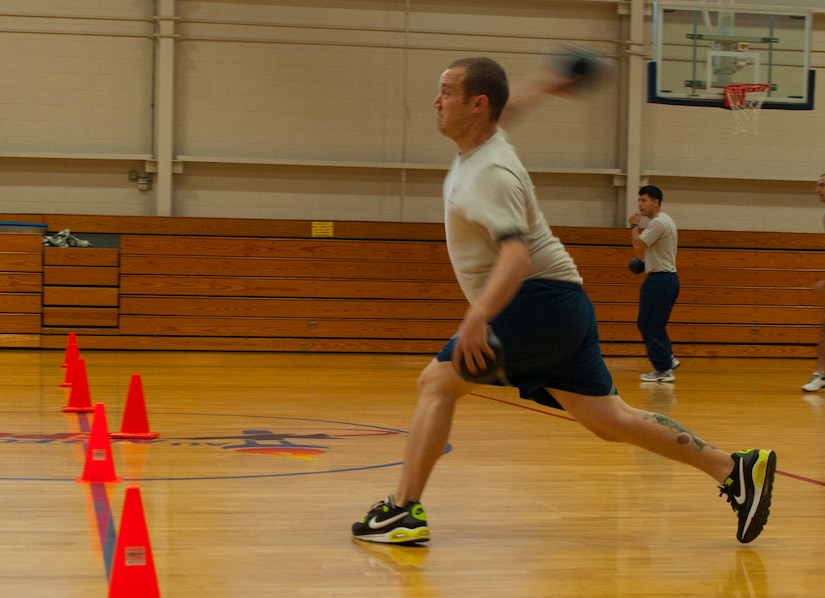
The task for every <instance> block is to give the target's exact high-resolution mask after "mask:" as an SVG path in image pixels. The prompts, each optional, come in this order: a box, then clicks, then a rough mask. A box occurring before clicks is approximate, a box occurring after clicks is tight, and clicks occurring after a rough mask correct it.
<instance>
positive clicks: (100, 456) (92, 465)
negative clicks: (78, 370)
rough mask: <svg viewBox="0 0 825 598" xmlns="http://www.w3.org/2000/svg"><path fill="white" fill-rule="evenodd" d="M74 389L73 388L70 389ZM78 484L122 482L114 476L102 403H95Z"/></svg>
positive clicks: (110, 443) (107, 428) (113, 464)
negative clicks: (81, 473) (84, 460)
mask: <svg viewBox="0 0 825 598" xmlns="http://www.w3.org/2000/svg"><path fill="white" fill-rule="evenodd" d="M72 388H74V387H72ZM77 481H78V482H104V483H106V482H122V481H123V480H122V479H121V478H119V477H117V476H116V475H115V462H114V460H113V459H112V439H111V438H109V427H108V426H107V425H106V409H105V408H104V407H103V403H95V415H94V419H93V420H92V431H91V433H90V434H89V446H88V447H87V448H86V464H85V465H84V467H83V475H82V476H81V477H79V478H77Z"/></svg>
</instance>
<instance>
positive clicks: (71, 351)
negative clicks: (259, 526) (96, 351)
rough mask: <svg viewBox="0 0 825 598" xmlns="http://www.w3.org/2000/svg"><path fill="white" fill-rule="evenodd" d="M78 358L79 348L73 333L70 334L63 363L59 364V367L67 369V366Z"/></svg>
mask: <svg viewBox="0 0 825 598" xmlns="http://www.w3.org/2000/svg"><path fill="white" fill-rule="evenodd" d="M78 357H80V348H79V347H78V346H77V337H76V336H75V334H74V332H70V333H69V342H68V343H66V353H65V355H64V356H63V363H61V364H60V367H62V368H67V367H69V364H70V363H71V362H72V361H74V360H75V359H77V358H78Z"/></svg>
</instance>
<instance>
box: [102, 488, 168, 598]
mask: <svg viewBox="0 0 825 598" xmlns="http://www.w3.org/2000/svg"><path fill="white" fill-rule="evenodd" d="M109 598H160V590H159V589H158V576H157V573H156V572H155V561H154V559H153V558H152V547H151V546H150V545H149V533H148V532H147V531H146V517H145V516H144V514H143V501H141V499H140V488H138V487H137V486H129V487H128V488H126V500H125V501H124V502H123V515H121V518H120V532H119V533H118V536H117V544H116V545H115V554H114V562H113V564H112V576H111V581H110V582H109Z"/></svg>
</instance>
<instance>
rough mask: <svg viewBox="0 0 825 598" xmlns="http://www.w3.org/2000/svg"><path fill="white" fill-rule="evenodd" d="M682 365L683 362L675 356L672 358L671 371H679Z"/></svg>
mask: <svg viewBox="0 0 825 598" xmlns="http://www.w3.org/2000/svg"><path fill="white" fill-rule="evenodd" d="M680 365H682V362H681V361H679V360H678V359H676V358H675V357H674V356H673V355H671V356H670V369H671V370H675V369H678V368H679V366H680Z"/></svg>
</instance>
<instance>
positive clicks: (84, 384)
mask: <svg viewBox="0 0 825 598" xmlns="http://www.w3.org/2000/svg"><path fill="white" fill-rule="evenodd" d="M74 361H75V363H74V365H73V366H72V380H71V382H72V390H71V392H70V393H69V404H68V405H66V406H65V407H63V411H65V412H66V413H91V412H92V411H94V410H95V408H94V407H92V397H91V396H90V394H89V379H88V378H87V377H86V360H84V359H80V358H78V359H75V360H74Z"/></svg>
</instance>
